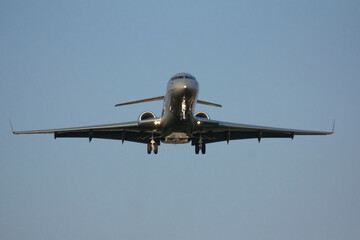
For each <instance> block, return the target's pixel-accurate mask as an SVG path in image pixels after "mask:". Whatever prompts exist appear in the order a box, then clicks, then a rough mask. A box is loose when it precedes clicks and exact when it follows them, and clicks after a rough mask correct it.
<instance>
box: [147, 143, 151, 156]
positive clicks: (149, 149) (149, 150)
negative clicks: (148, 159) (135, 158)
mask: <svg viewBox="0 0 360 240" xmlns="http://www.w3.org/2000/svg"><path fill="white" fill-rule="evenodd" d="M151 150H152V149H151V144H150V143H148V144H147V153H148V154H151Z"/></svg>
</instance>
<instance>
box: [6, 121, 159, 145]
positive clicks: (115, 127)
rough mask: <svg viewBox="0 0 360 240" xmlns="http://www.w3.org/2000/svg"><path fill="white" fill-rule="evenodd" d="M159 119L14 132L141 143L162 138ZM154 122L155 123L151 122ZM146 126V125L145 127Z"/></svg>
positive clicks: (14, 132)
mask: <svg viewBox="0 0 360 240" xmlns="http://www.w3.org/2000/svg"><path fill="white" fill-rule="evenodd" d="M157 120H159V119H146V120H143V121H142V122H141V123H142V125H141V126H140V125H139V122H138V121H133V122H124V123H114V124H104V125H93V126H84V127H73V128H57V129H43V130H31V131H14V130H12V131H13V134H54V138H55V139H56V138H88V139H89V141H91V140H92V139H93V138H103V139H115V140H122V141H123V142H124V141H132V142H139V143H148V142H150V140H151V138H152V137H153V138H160V133H158V132H157V131H156V129H155V127H150V126H156V124H155V121H157ZM151 123H153V124H151ZM144 126H146V127H144Z"/></svg>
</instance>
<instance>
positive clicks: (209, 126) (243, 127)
mask: <svg viewBox="0 0 360 240" xmlns="http://www.w3.org/2000/svg"><path fill="white" fill-rule="evenodd" d="M196 120H197V121H198V131H197V134H196V136H195V137H200V135H201V138H202V140H203V142H205V143H213V142H220V141H227V142H229V141H230V140H238V139H250V138H257V139H258V141H259V142H260V141H261V139H262V138H292V139H293V138H294V136H295V135H330V134H333V133H334V128H335V121H334V123H333V129H332V131H310V130H300V129H286V128H274V127H265V126H256V125H248V124H239V123H229V122H221V121H214V120H208V119H203V118H196Z"/></svg>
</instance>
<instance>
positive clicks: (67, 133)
mask: <svg viewBox="0 0 360 240" xmlns="http://www.w3.org/2000/svg"><path fill="white" fill-rule="evenodd" d="M198 94H199V84H198V82H197V80H196V78H195V77H194V76H193V75H191V74H188V73H178V74H176V75H174V76H173V77H172V78H171V79H170V80H169V82H168V84H167V89H166V94H165V96H159V97H153V98H147V99H142V100H136V101H131V102H125V103H120V104H116V105H115V107H119V106H124V105H129V104H137V103H144V102H150V101H159V100H163V109H162V113H161V116H160V117H156V116H155V114H154V113H153V112H150V111H146V112H143V113H141V114H140V116H139V118H138V120H137V121H132V122H123V123H114V124H104V125H94V126H83V127H72V128H58V129H44V130H32V131H14V130H13V127H12V125H11V128H12V132H13V134H40V133H45V134H46V133H47V134H54V138H55V139H56V138H88V139H89V142H91V140H92V139H93V138H101V139H116V140H121V141H122V143H124V141H131V142H137V143H144V144H146V145H147V153H148V154H151V152H153V153H154V154H157V153H158V146H159V145H160V143H169V144H182V143H189V142H191V145H192V146H194V147H195V153H196V154H199V152H200V151H201V153H202V154H205V153H206V145H207V144H209V143H215V142H221V141H226V142H227V143H229V141H230V140H237V139H251V138H255V139H256V138H257V139H258V141H259V143H260V141H261V139H262V138H291V139H293V138H294V136H295V135H330V134H333V133H334V127H335V122H334V124H333V129H332V131H308V130H298V129H285V128H275V127H264V126H255V125H247V124H241V123H240V124H239V123H230V122H222V121H216V120H211V119H210V117H209V115H208V114H207V113H205V112H197V113H195V106H196V104H197V103H199V104H205V105H209V106H214V107H222V106H221V105H220V104H217V103H212V102H207V101H202V100H198ZM10 124H11V123H10Z"/></svg>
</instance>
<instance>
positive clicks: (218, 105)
mask: <svg viewBox="0 0 360 240" xmlns="http://www.w3.org/2000/svg"><path fill="white" fill-rule="evenodd" d="M197 103H199V104H204V105H209V106H213V107H222V106H221V105H220V104H217V103H212V102H206V101H201V100H197Z"/></svg>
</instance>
